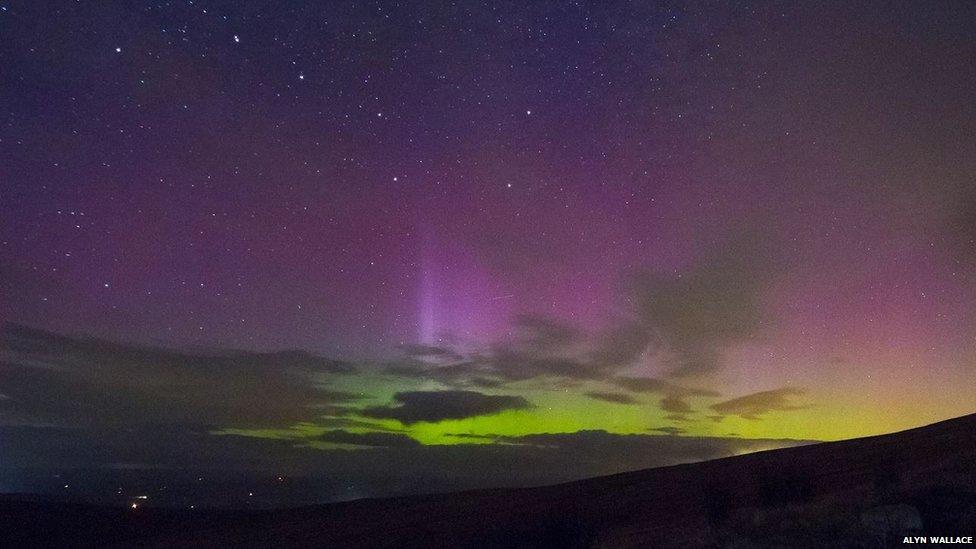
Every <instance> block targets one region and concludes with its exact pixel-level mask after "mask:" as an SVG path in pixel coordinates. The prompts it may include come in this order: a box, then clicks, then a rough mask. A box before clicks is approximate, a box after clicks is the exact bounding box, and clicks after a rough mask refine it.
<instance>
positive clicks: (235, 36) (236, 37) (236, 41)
mask: <svg viewBox="0 0 976 549" xmlns="http://www.w3.org/2000/svg"><path fill="white" fill-rule="evenodd" d="M234 42H235V43H237V44H240V43H241V39H240V37H238V36H237V35H236V34H235V35H234Z"/></svg>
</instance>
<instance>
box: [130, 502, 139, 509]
mask: <svg viewBox="0 0 976 549" xmlns="http://www.w3.org/2000/svg"><path fill="white" fill-rule="evenodd" d="M129 507H132V508H133V509H138V508H139V504H138V503H133V504H132V505H130V506H129Z"/></svg>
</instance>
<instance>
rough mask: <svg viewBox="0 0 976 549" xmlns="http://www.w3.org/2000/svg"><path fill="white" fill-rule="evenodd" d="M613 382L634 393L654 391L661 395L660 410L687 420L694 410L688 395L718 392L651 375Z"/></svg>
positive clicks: (712, 394) (671, 417)
mask: <svg viewBox="0 0 976 549" xmlns="http://www.w3.org/2000/svg"><path fill="white" fill-rule="evenodd" d="M612 381H613V383H614V384H616V385H618V386H620V387H623V388H624V389H627V390H629V391H632V392H635V393H654V394H659V395H663V398H662V399H661V410H663V411H665V412H668V416H667V417H668V419H671V420H674V421H687V420H688V417H687V416H688V414H691V413H693V412H694V409H693V408H692V406H691V404H690V403H688V401H687V398H688V397H716V396H719V393H718V392H716V391H712V390H710V389H700V388H696V387H686V386H684V385H679V384H676V383H672V382H670V381H666V380H663V379H659V378H653V377H618V378H614V379H613V380H612Z"/></svg>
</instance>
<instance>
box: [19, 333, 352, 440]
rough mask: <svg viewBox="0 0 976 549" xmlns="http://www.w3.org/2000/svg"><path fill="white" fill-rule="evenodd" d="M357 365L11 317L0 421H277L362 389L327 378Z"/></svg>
mask: <svg viewBox="0 0 976 549" xmlns="http://www.w3.org/2000/svg"><path fill="white" fill-rule="evenodd" d="M352 371H353V368H352V366H351V365H349V364H348V363H345V362H341V361H336V360H331V359H327V358H321V357H317V356H314V355H311V354H308V353H304V352H300V351H286V352H274V353H254V352H238V351H231V352H222V353H210V354H203V353H197V354H192V353H186V352H179V351H172V350H167V349H160V348H155V347H148V346H142V345H134V344H125V343H115V342H110V341H105V340H101V339H95V338H76V337H69V336H62V335H58V334H53V333H50V332H46V331H43V330H37V329H33V328H28V327H25V326H20V325H15V324H7V325H5V326H4V327H3V330H2V332H0V392H3V393H4V394H5V395H7V396H8V397H9V399H8V400H6V401H5V406H4V407H3V409H2V410H0V419H4V418H6V419H9V418H10V417H11V416H13V417H19V418H21V419H25V418H29V420H31V421H34V422H38V423H50V424H60V425H96V424H117V425H126V424H134V423H153V424H171V425H172V424H207V425H219V426H222V427H232V426H233V427H253V426H277V425H283V424H289V423H294V422H298V421H307V420H309V419H312V418H314V417H316V415H318V414H324V413H327V410H328V408H329V407H330V406H333V405H334V403H338V402H350V401H353V400H356V399H358V398H360V395H356V394H354V393H347V392H343V391H335V390H331V389H329V388H328V387H323V386H321V383H322V379H323V378H325V377H328V376H335V375H341V374H348V373H350V372H352Z"/></svg>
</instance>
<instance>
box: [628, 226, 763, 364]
mask: <svg viewBox="0 0 976 549" xmlns="http://www.w3.org/2000/svg"><path fill="white" fill-rule="evenodd" d="M768 242H769V237H768V235H763V234H759V231H758V230H755V231H747V232H744V233H743V234H741V235H739V236H738V238H736V239H735V240H733V241H731V242H727V243H724V244H723V245H721V246H718V247H716V248H715V249H714V250H712V251H711V252H710V253H709V254H707V255H705V256H704V257H703V258H702V259H701V260H700V261H699V262H698V263H697V264H696V265H695V266H694V267H693V268H692V269H690V270H688V271H685V272H682V273H681V274H680V275H679V276H663V275H660V274H655V273H650V272H645V273H641V274H639V275H638V276H636V277H635V282H634V287H635V299H636V302H637V310H638V315H639V317H640V320H641V322H642V325H643V326H644V328H645V329H646V330H647V332H648V334H649V335H650V336H651V337H652V339H653V340H654V342H656V343H657V345H658V346H659V347H661V348H662V349H663V350H665V351H667V352H668V353H669V355H671V356H673V358H672V359H671V362H672V364H671V373H672V374H673V375H691V374H703V373H707V372H711V371H714V370H716V369H717V368H718V367H719V365H720V361H721V356H722V353H723V352H724V351H725V350H726V349H727V348H729V347H730V346H732V345H734V344H737V343H742V342H746V341H749V340H752V339H754V338H756V337H757V336H758V335H759V332H760V329H761V327H762V325H763V321H764V311H763V305H762V295H763V290H764V289H765V288H766V286H767V284H769V280H770V277H771V275H772V274H773V273H774V271H775V267H776V263H777V260H776V257H775V254H774V253H773V251H772V247H771V246H769V245H768V244H763V243H768Z"/></svg>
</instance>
